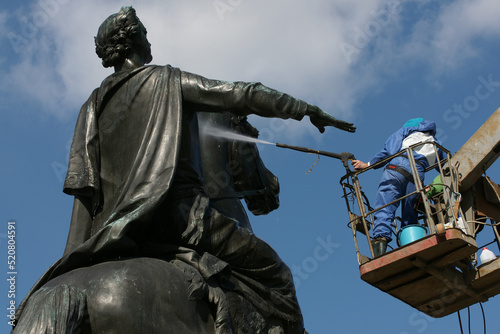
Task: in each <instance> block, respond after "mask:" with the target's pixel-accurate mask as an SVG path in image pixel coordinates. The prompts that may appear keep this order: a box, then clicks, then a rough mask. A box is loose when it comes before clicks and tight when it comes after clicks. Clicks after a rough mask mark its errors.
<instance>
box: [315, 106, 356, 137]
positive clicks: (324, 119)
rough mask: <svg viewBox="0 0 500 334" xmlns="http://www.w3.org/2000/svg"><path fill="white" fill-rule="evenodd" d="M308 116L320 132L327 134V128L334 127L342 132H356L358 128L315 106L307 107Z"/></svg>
mask: <svg viewBox="0 0 500 334" xmlns="http://www.w3.org/2000/svg"><path fill="white" fill-rule="evenodd" d="M306 115H307V116H309V118H310V119H311V123H312V124H313V125H314V126H315V127H317V128H318V130H319V132H321V133H323V132H325V126H334V127H336V128H338V129H340V130H344V131H348V132H355V131H356V127H355V126H353V124H352V123H349V122H345V121H342V120H339V119H336V118H335V117H333V116H332V115H330V114H328V113H326V112H324V111H323V110H321V109H320V108H318V107H316V106H314V105H311V104H310V105H308V106H307V112H306Z"/></svg>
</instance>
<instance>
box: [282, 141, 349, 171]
mask: <svg viewBox="0 0 500 334" xmlns="http://www.w3.org/2000/svg"><path fill="white" fill-rule="evenodd" d="M276 146H278V147H282V148H288V149H291V150H295V151H300V152H306V153H314V154H319V155H324V156H327V157H330V158H335V159H339V160H341V161H342V163H343V164H344V167H345V168H346V170H347V171H349V164H348V161H349V160H354V159H355V158H354V154H352V153H349V152H342V153H332V152H326V151H319V150H314V149H312V148H308V147H302V146H293V145H287V144H282V143H276Z"/></svg>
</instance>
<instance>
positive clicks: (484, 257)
mask: <svg viewBox="0 0 500 334" xmlns="http://www.w3.org/2000/svg"><path fill="white" fill-rule="evenodd" d="M479 258H480V259H481V264H485V263H486V262H490V261H493V260H494V259H496V258H497V257H496V255H495V254H494V253H493V252H492V251H490V250H489V249H488V248H486V247H484V248H483V251H482V252H481V255H479Z"/></svg>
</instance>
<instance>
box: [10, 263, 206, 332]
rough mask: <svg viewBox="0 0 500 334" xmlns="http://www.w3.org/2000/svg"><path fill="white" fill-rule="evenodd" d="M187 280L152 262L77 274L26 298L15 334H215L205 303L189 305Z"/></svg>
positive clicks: (106, 266)
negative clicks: (76, 331) (75, 333)
mask: <svg viewBox="0 0 500 334" xmlns="http://www.w3.org/2000/svg"><path fill="white" fill-rule="evenodd" d="M189 279H190V277H189V276H188V275H186V274H185V273H184V272H183V271H182V270H181V269H179V268H178V267H177V266H176V265H174V264H171V263H169V262H166V261H163V260H159V259H153V258H135V259H127V260H120V261H111V262H104V263H100V264H97V265H94V266H91V267H86V268H80V269H76V270H73V271H71V272H68V273H66V274H64V275H61V276H59V277H57V278H55V279H53V280H51V281H49V282H48V283H47V284H45V285H44V286H43V287H42V288H41V289H40V290H38V291H37V292H36V293H35V294H34V295H33V296H32V297H31V298H30V302H29V303H28V304H27V306H26V309H25V311H24V313H23V316H22V318H21V319H20V321H19V322H18V323H19V325H18V326H16V328H15V331H14V333H23V334H24V333H39V332H40V331H42V330H43V331H42V332H46V333H60V332H62V333H71V332H73V331H74V330H80V331H79V332H80V333H86V332H89V333H90V332H91V333H207V334H209V333H214V323H213V318H212V316H211V312H210V309H209V307H208V304H207V303H205V302H203V301H194V300H189V296H188V291H189V287H190V284H191V283H190V281H189ZM50 313H53V314H52V316H51V314H50ZM61 314H65V316H64V317H61ZM64 321H66V324H63V323H62V322H64ZM68 329H69V330H68Z"/></svg>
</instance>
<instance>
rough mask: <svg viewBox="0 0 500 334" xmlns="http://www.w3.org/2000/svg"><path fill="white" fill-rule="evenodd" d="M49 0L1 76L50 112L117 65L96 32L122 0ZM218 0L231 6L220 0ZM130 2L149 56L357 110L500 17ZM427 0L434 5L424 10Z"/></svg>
mask: <svg viewBox="0 0 500 334" xmlns="http://www.w3.org/2000/svg"><path fill="white" fill-rule="evenodd" d="M47 1H49V2H50V1H52V3H54V2H57V3H58V4H59V5H58V6H55V7H54V6H53V7H52V8H51V11H45V13H46V16H47V17H48V18H49V19H48V20H46V22H44V21H43V20H41V19H40V18H43V17H42V16H40V15H38V21H35V19H36V17H35V14H36V13H38V14H40V10H42V9H41V8H40V6H39V5H34V6H32V9H31V12H30V13H25V14H24V17H27V18H28V19H29V20H31V21H30V22H32V23H36V24H37V25H38V30H37V31H36V33H35V34H34V36H32V37H30V38H28V41H29V43H27V45H26V46H25V54H24V55H23V57H22V59H21V61H20V62H19V63H17V64H16V65H12V66H11V68H10V69H9V70H7V71H6V72H7V73H6V79H5V80H4V83H3V85H2V86H3V88H4V89H5V87H6V85H5V82H8V83H9V89H10V90H11V91H12V90H17V91H22V92H23V94H29V95H31V97H32V98H34V99H36V100H38V101H40V103H41V104H42V105H43V106H44V109H45V110H46V111H47V112H49V113H52V114H55V115H65V114H68V113H73V114H74V113H76V112H78V109H79V106H80V105H81V104H82V102H83V101H84V100H85V99H86V97H87V96H88V94H89V93H90V92H91V90H92V89H93V88H94V87H95V86H97V85H98V84H99V83H100V81H101V80H102V79H103V78H104V77H105V76H106V75H107V74H109V73H110V72H111V70H110V69H103V68H102V67H101V65H100V60H99V59H98V58H97V56H96V55H95V53H94V45H93V37H94V35H95V33H96V31H97V28H98V26H99V25H100V23H101V22H102V21H103V20H104V19H105V18H106V17H107V16H108V15H110V14H112V13H115V12H117V11H118V10H119V8H120V6H121V5H122V3H121V2H120V1H107V2H102V1H97V0H89V1H86V2H85V4H82V3H81V2H77V1H69V0H66V1H62V0H47ZM215 3H219V4H221V3H225V4H226V7H220V8H216V7H214V4H215ZM132 5H133V6H134V8H136V10H137V13H138V16H139V17H140V18H141V20H142V21H143V22H144V24H145V25H146V27H147V28H148V31H149V39H150V42H151V43H152V50H153V56H154V60H153V63H157V64H167V63H169V64H172V65H173V66H178V67H180V68H181V69H183V70H186V71H190V72H195V73H198V74H201V75H205V76H207V77H211V78H218V79H223V80H245V81H261V82H263V83H264V84H266V85H269V86H270V87H273V88H277V89H279V90H282V91H285V92H287V93H290V94H292V95H294V96H297V97H299V98H302V99H304V100H306V101H308V102H310V103H314V104H317V105H319V106H320V107H322V108H323V109H325V110H326V111H328V112H330V113H332V114H334V115H335V116H337V117H339V118H342V119H351V120H352V119H353V118H354V115H353V113H354V110H356V104H357V102H358V101H360V100H361V99H362V98H363V96H364V95H365V94H367V92H372V93H373V92H374V91H376V90H377V89H381V87H383V84H384V80H386V79H387V78H386V77H387V76H388V77H389V78H390V76H391V71H392V75H396V73H398V74H401V71H402V70H403V69H404V68H405V67H406V66H407V64H408V63H410V64H411V63H412V62H420V63H423V64H426V66H427V67H428V68H429V73H431V72H432V73H438V71H435V70H436V68H438V69H440V70H439V71H446V70H447V69H450V70H451V69H452V68H456V66H458V65H459V64H461V63H462V62H463V61H465V60H467V59H469V58H471V57H475V56H476V55H477V53H478V52H479V51H478V50H477V48H476V47H475V46H473V45H474V43H473V42H474V40H475V39H476V38H478V37H481V36H486V37H487V36H491V35H492V34H495V33H498V30H499V29H500V23H499V21H498V20H496V18H497V17H498V14H499V13H498V12H499V11H500V8H499V5H498V4H497V3H496V2H495V1H493V0H477V1H456V2H451V3H449V4H448V5H436V4H435V2H423V3H422V2H415V1H405V2H403V1H397V0H391V1H387V0H378V1H354V2H353V1H348V0H345V1H322V2H319V1H314V2H306V1H301V0H276V1H264V0H254V1H245V0H241V1H227V0H220V1H212V0H196V1H195V0H193V1H163V0H152V1H148V2H147V4H146V3H144V2H135V1H132ZM411 6H413V7H411ZM429 6H434V7H435V11H434V12H433V15H431V16H426V15H424V13H425V12H426V10H428V8H429ZM410 7H411V8H412V10H413V11H411V10H409V8H410ZM221 8H222V9H221ZM415 8H416V9H415ZM419 15H420V16H419ZM21 16H22V15H21ZM3 17H4V16H3V15H0V24H1V23H2V22H3V21H4V20H3ZM403 18H404V20H403ZM403 22H404V24H403ZM408 22H410V23H409V24H408ZM19 33H20V35H21V36H23V35H22V31H19ZM346 44H348V45H351V46H354V47H355V48H354V49H351V52H352V53H351V54H349V53H347V54H346V51H345V49H344V50H342V48H341V46H342V45H344V46H345V45H346ZM27 87H29V90H27ZM290 124H295V123H290ZM290 126H291V127H297V129H294V131H295V130H297V131H306V132H309V131H314V130H313V129H312V128H305V130H304V128H303V127H300V129H302V130H299V128H298V126H297V125H290ZM291 132H293V131H291Z"/></svg>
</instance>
